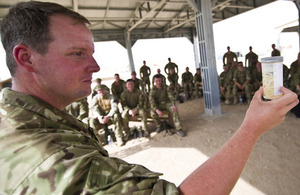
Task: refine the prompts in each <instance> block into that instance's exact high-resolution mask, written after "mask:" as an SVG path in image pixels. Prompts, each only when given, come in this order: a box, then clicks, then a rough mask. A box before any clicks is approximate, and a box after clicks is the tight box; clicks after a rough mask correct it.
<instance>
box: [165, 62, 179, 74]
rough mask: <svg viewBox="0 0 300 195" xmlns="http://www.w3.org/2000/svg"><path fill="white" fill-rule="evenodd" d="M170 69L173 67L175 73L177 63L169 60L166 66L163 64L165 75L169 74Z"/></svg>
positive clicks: (176, 71)
mask: <svg viewBox="0 0 300 195" xmlns="http://www.w3.org/2000/svg"><path fill="white" fill-rule="evenodd" d="M170 69H174V70H175V73H176V74H177V73H178V66H177V64H175V63H173V62H169V63H168V64H166V66H165V73H166V74H167V75H169V73H170Z"/></svg>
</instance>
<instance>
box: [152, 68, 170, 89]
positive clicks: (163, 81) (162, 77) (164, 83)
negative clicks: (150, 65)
mask: <svg viewBox="0 0 300 195" xmlns="http://www.w3.org/2000/svg"><path fill="white" fill-rule="evenodd" d="M155 75H158V76H160V78H161V84H162V85H166V84H167V83H166V77H165V76H164V75H163V74H161V73H160V69H159V68H158V69H157V74H155ZM155 75H153V77H152V86H154V77H155Z"/></svg>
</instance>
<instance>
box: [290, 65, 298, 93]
mask: <svg viewBox="0 0 300 195" xmlns="http://www.w3.org/2000/svg"><path fill="white" fill-rule="evenodd" d="M292 83H293V85H294V86H295V88H296V90H295V92H297V94H298V95H299V94H300V91H297V86H298V85H300V68H299V69H298V70H297V72H296V73H295V74H294V77H293V80H292Z"/></svg>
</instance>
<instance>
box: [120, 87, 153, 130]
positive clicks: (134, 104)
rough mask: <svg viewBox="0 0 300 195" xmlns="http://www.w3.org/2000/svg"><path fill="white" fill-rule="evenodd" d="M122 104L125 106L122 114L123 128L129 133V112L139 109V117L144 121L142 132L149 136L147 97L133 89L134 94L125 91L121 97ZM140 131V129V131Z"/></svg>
mask: <svg viewBox="0 0 300 195" xmlns="http://www.w3.org/2000/svg"><path fill="white" fill-rule="evenodd" d="M121 102H122V106H123V112H122V124H123V128H124V129H125V130H126V131H128V132H129V126H128V123H129V119H130V115H129V113H128V112H129V110H131V109H134V108H137V110H138V115H139V116H140V117H141V120H142V130H143V131H144V132H145V133H147V134H148V131H147V113H146V111H145V109H144V104H145V103H146V101H145V96H144V95H143V94H142V92H141V91H140V90H138V89H133V91H132V92H130V91H129V90H127V89H126V90H125V91H124V92H123V93H122V95H121ZM138 130H139V129H138Z"/></svg>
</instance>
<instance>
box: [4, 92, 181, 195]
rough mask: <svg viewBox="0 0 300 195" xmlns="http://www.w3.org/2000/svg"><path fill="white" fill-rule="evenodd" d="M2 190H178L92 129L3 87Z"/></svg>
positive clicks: (24, 192) (147, 191)
mask: <svg viewBox="0 0 300 195" xmlns="http://www.w3.org/2000/svg"><path fill="white" fill-rule="evenodd" d="M0 119H1V123H0V132H1V133H0V149H1V153H0V164H1V166H0V173H1V177H0V194H24V195H26V194H122V193H124V194H125V193H127V194H178V191H177V188H176V186H175V185H174V184H172V183H168V182H166V181H164V180H159V179H158V177H159V175H160V174H159V173H154V172H151V171H149V170H148V169H146V168H144V167H143V166H140V165H134V164H128V163H126V162H124V161H122V160H120V159H117V158H111V157H108V154H107V152H106V151H105V150H104V149H103V148H102V146H101V145H100V144H99V142H98V141H97V140H96V137H95V135H94V134H93V131H92V129H91V128H88V126H87V125H85V124H84V123H82V122H80V121H79V120H77V119H76V118H75V117H73V116H71V115H69V114H67V113H66V112H65V111H60V110H58V109H56V108H54V107H53V106H51V105H49V104H47V103H45V102H43V101H42V100H40V99H37V98H35V97H33V96H30V95H27V94H23V93H19V92H14V91H11V90H8V89H4V90H3V94H2V99H1V101H0Z"/></svg>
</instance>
